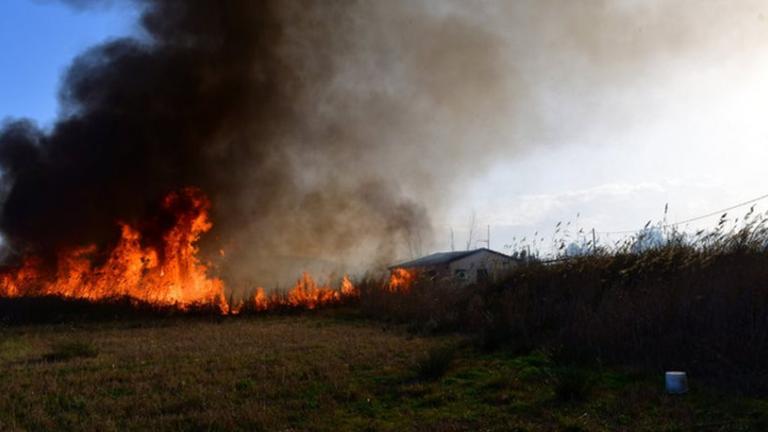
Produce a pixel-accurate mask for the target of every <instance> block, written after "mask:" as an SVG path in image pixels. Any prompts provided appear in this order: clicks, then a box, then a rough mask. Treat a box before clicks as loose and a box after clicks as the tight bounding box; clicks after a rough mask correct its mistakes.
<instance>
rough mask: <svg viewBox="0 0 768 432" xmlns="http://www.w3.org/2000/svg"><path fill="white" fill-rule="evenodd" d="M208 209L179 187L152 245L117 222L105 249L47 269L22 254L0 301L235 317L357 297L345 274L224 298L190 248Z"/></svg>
mask: <svg viewBox="0 0 768 432" xmlns="http://www.w3.org/2000/svg"><path fill="white" fill-rule="evenodd" d="M210 207H211V202H210V201H209V200H208V198H207V197H206V196H205V194H204V193H203V192H202V191H201V190H199V189H196V188H185V189H182V190H180V191H178V192H173V193H171V194H169V195H167V196H166V197H165V199H164V200H163V201H162V203H161V211H162V213H163V215H164V218H166V219H168V220H170V221H172V223H170V226H169V227H166V228H165V229H164V230H161V231H162V232H163V234H162V235H161V236H160V237H161V239H160V241H159V245H158V244H153V243H152V242H147V241H146V238H145V237H146V236H145V233H143V232H142V231H140V230H139V229H138V228H137V227H134V226H132V225H130V224H127V223H122V222H121V223H118V225H119V227H120V232H121V235H120V240H119V241H118V242H117V244H116V245H115V246H114V247H112V248H111V249H109V250H108V251H107V252H104V251H100V250H99V248H98V247H97V246H96V245H85V246H80V247H76V248H74V249H71V250H62V251H58V258H57V260H56V262H55V263H53V265H51V263H45V262H43V260H41V259H39V258H38V257H36V256H34V255H32V256H26V257H24V258H23V262H22V264H21V265H20V266H18V267H10V268H6V269H5V270H4V271H2V272H0V299H2V298H6V299H7V298H40V297H43V298H44V297H59V298H62V299H69V300H75V301H78V300H83V301H88V302H93V303H106V304H114V303H116V302H120V301H124V302H128V303H131V304H133V306H134V307H137V308H140V309H145V308H147V307H149V308H154V309H160V310H167V309H177V310H179V311H191V312H196V311H200V310H207V309H216V310H218V312H219V313H221V314H237V313H241V312H243V311H252V312H260V311H267V310H277V309H286V308H294V309H315V308H318V307H322V306H329V305H335V304H341V303H345V302H348V301H349V300H350V299H354V298H355V297H356V296H357V289H356V288H355V287H354V285H353V284H352V282H351V280H350V278H349V277H348V276H347V275H344V276H343V277H342V278H341V280H340V281H339V283H338V287H333V286H331V283H330V282H328V283H324V284H321V283H318V282H317V281H316V280H315V279H313V278H312V276H311V275H309V274H307V273H304V274H303V275H302V276H301V278H300V279H299V280H298V281H297V282H296V284H295V285H294V287H293V288H291V289H290V290H288V291H287V292H285V293H271V294H267V293H266V292H265V290H264V289H263V288H256V289H255V290H254V293H253V295H252V296H251V297H250V298H246V299H238V300H236V301H233V299H231V298H230V299H228V298H227V296H226V295H225V286H224V282H223V281H222V280H221V279H219V278H216V277H212V276H210V275H209V273H210V269H209V265H208V264H204V263H203V262H202V260H201V259H200V258H199V249H198V246H197V243H198V241H199V240H200V237H201V236H202V235H203V234H205V233H206V232H208V231H209V230H210V229H211V228H212V227H213V224H212V222H211V221H210V219H209V211H210ZM155 224H157V223H155ZM147 225H149V226H152V225H153V223H147ZM149 231H152V230H149ZM155 243H157V242H155ZM100 254H105V256H106V258H105V259H103V260H102V261H99V259H98V257H99V255H100Z"/></svg>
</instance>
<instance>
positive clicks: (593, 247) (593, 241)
mask: <svg viewBox="0 0 768 432" xmlns="http://www.w3.org/2000/svg"><path fill="white" fill-rule="evenodd" d="M592 254H593V255H594V254H597V236H596V235H595V229H594V228H592Z"/></svg>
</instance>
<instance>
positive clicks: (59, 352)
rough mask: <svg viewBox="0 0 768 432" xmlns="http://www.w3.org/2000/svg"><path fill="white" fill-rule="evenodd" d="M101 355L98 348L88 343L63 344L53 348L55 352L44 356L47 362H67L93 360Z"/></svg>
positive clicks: (72, 342) (73, 342)
mask: <svg viewBox="0 0 768 432" xmlns="http://www.w3.org/2000/svg"><path fill="white" fill-rule="evenodd" d="M98 354H99V352H98V350H97V349H96V347H94V346H93V345H92V344H90V343H88V342H83V341H71V342H62V343H58V344H56V345H54V346H53V350H52V351H51V352H49V353H48V354H46V355H44V356H43V359H44V360H45V361H66V360H71V359H74V358H93V357H96V356H97V355H98Z"/></svg>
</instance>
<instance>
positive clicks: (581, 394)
mask: <svg viewBox="0 0 768 432" xmlns="http://www.w3.org/2000/svg"><path fill="white" fill-rule="evenodd" d="M553 378H554V385H555V389H554V390H555V399H556V400H557V401H559V402H573V401H582V400H585V399H587V397H589V393H590V392H591V391H592V384H593V382H592V379H591V378H590V377H589V375H587V374H586V373H584V372H583V371H581V370H578V369H573V368H560V369H556V370H555V371H554V377H553Z"/></svg>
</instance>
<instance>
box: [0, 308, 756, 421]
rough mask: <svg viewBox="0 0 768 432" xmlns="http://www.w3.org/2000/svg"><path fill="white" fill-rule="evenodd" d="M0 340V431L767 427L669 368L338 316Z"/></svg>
mask: <svg viewBox="0 0 768 432" xmlns="http://www.w3.org/2000/svg"><path fill="white" fill-rule="evenodd" d="M0 341H2V342H0V369H1V370H2V371H3V374H2V377H3V378H2V380H0V430H3V431H5V430H9V431H15V430H19V431H22V430H30V431H36V430H103V431H113V430H114V431H118V430H119V431H123V430H159V431H164V430H172V431H179V430H182V431H186V430H189V431H197V430H213V431H217V430H242V431H259V430H293V431H302V430H319V431H325V430H327V431H337V430H338V431H361V430H371V431H401V430H404V431H409V430H418V431H450V430H457V431H463V430H467V431H470V430H488V431H507V430H518V431H550V430H555V431H557V430H563V431H564V430H570V431H577V430H588V431H614V430H627V431H630V430H631V431H635V430H640V431H643V430H647V431H655V430H670V431H671V430H691V429H697V428H698V429H702V428H708V429H705V430H719V431H723V430H734V431H736V430H761V429H760V428H761V427H762V426H764V425H766V418H768V417H767V416H766V414H767V413H768V402H766V401H764V400H760V399H749V398H744V397H737V396H731V395H728V394H724V393H719V392H717V391H714V390H712V389H709V388H707V387H705V386H704V385H701V384H700V383H699V381H698V380H697V379H696V377H691V393H690V394H688V395H686V396H683V397H671V396H667V395H665V394H664V392H663V378H662V376H661V374H660V373H659V374H657V375H658V376H657V375H653V376H649V375H643V374H639V373H636V372H634V371H627V370H603V369H588V368H580V367H577V366H573V365H567V364H560V363H557V362H555V361H553V360H552V359H551V358H550V357H549V356H548V355H547V354H546V353H543V352H534V353H531V354H527V355H522V356H521V355H516V354H514V353H513V352H505V351H495V352H484V351H481V350H478V349H476V348H473V346H472V345H471V344H469V343H463V341H462V339H461V337H459V336H451V335H448V336H441V337H414V336H413V335H409V334H408V333H407V332H406V330H405V329H401V328H396V327H395V328H393V327H382V326H381V325H378V324H376V323H369V322H366V321H361V320H354V319H347V318H344V319H339V318H338V317H334V316H333V314H306V315H297V316H290V317H279V316H273V317H262V318H248V317H246V318H242V317H241V318H238V319H228V320H223V321H222V322H221V323H216V322H210V321H205V320H198V319H177V320H160V321H148V322H145V323H142V325H141V326H136V325H135V323H134V324H131V323H120V322H113V323H101V324H95V323H94V324H83V325H79V326H77V327H72V326H71V325H55V326H27V327H12V328H0ZM84 341H87V343H86V342H84ZM75 342H76V343H75ZM445 347H452V348H451V349H450V350H449V351H445V350H446V348H445ZM86 348H87V349H86ZM446 352H450V354H449V355H448V354H445V355H444V353H446ZM52 353H57V355H59V356H60V358H59V359H58V360H59V361H41V360H42V359H44V358H45V356H46V355H50V354H52ZM64 353H67V354H66V355H64ZM94 353H95V354H97V355H93V354H94ZM64 357H66V358H64ZM425 362H426V363H425ZM425 364H432V365H431V366H425ZM420 365H421V366H420ZM422 368H426V370H433V368H434V370H435V373H434V374H433V373H432V372H430V373H425V374H426V377H428V378H429V379H424V378H425V377H423V376H422V374H421V373H419V372H418V371H419V370H422ZM569 380H571V381H569ZM566 383H567V384H566ZM562 387H565V388H566V389H571V390H568V391H564V390H563V388H562ZM582 387H583V388H582ZM573 388H575V389H576V390H572V389H573ZM582 390H583V391H582ZM566 395H567V397H566ZM713 425H714V426H713Z"/></svg>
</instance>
